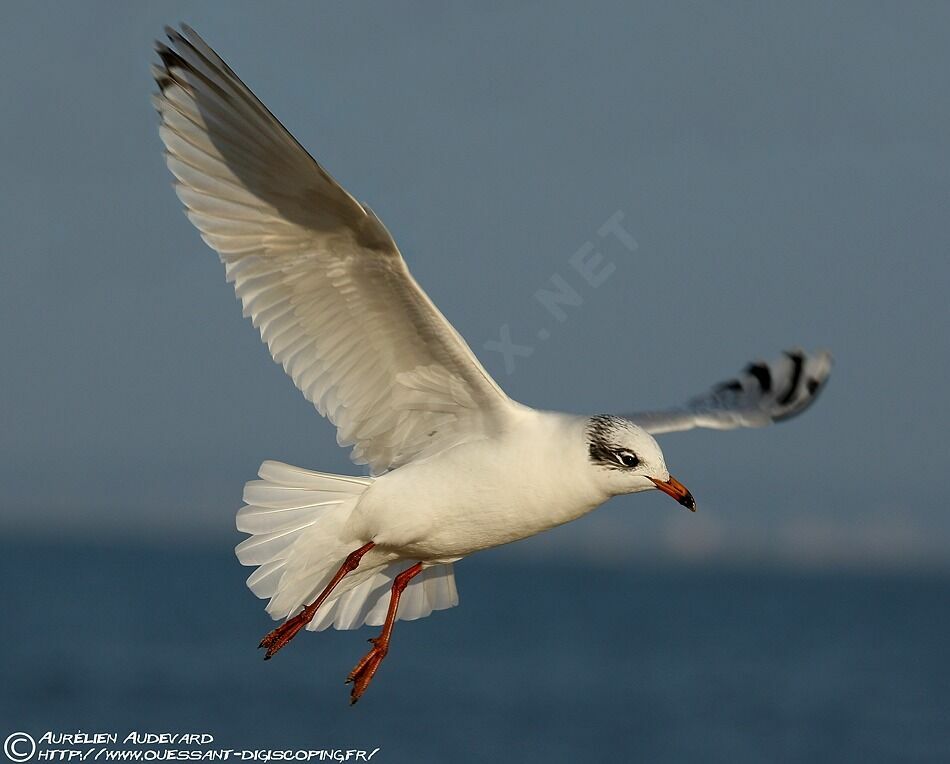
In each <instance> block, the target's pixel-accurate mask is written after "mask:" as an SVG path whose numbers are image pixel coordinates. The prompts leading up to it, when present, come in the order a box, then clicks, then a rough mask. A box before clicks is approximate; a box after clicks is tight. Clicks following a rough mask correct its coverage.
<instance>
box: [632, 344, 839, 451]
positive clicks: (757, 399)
mask: <svg viewBox="0 0 950 764" xmlns="http://www.w3.org/2000/svg"><path fill="white" fill-rule="evenodd" d="M830 373H831V354H830V353H828V352H825V351H820V352H817V353H814V354H812V355H807V354H806V353H805V352H804V351H802V350H789V351H786V352H785V354H784V355H783V356H782V358H779V359H778V360H776V361H773V362H772V363H770V364H767V363H763V362H761V361H759V362H756V363H751V364H749V365H748V366H747V367H746V368H745V371H744V372H743V373H742V374H741V375H740V376H738V377H736V378H735V379H731V380H729V381H728V382H722V383H721V384H718V385H716V386H715V387H714V388H713V389H712V390H710V391H709V392H707V393H704V394H703V395H700V396H698V397H696V398H693V399H692V400H690V401H689V402H688V403H687V404H686V405H685V406H681V407H679V408H674V409H667V410H665V411H644V412H639V413H635V414H624V416H625V417H626V418H627V419H630V420H632V421H633V422H635V423H636V424H638V425H640V426H641V427H642V428H643V429H645V430H646V431H647V432H649V433H652V434H654V435H658V434H661V433H664V432H678V431H680V430H691V429H693V428H694V427H709V428H712V429H714V430H731V429H733V428H736V427H764V426H765V425H767V424H772V423H773V422H781V421H784V420H786V419H791V418H792V417H794V416H798V415H799V414H801V413H802V412H803V411H804V410H805V409H807V408H808V407H809V406H810V405H811V404H812V403H814V402H815V399H816V398H817V397H818V393H820V392H821V391H822V389H824V386H825V383H826V382H827V381H828V375H829V374H830Z"/></svg>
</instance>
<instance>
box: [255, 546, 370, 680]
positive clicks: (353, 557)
mask: <svg viewBox="0 0 950 764" xmlns="http://www.w3.org/2000/svg"><path fill="white" fill-rule="evenodd" d="M374 546H376V545H375V544H374V543H373V542H372V541H370V542H369V543H368V544H363V546H361V547H360V548H359V549H357V550H356V551H355V552H350V554H349V555H347V558H346V560H344V562H343V564H342V565H341V566H340V569H339V570H338V571H337V572H336V575H335V576H333V578H332V579H331V580H330V583H328V584H327V585H326V587H325V588H324V590H323V591H322V592H321V593H320V596H319V597H317V598H316V599H315V600H314V601H313V602H312V603H310V604H309V605H307V606H306V607H305V608H304V609H303V610H301V611H300V612H299V613H297V615H295V616H294V617H293V618H288V619H287V620H286V621H284V622H283V623H282V624H281V625H280V626H278V627H277V628H276V629H274V630H273V631H272V632H270V634H268V635H267V636H266V637H264V638H263V639H262V640H261V643H260V644H259V645H258V648H261V647H266V648H267V654H266V655H265V656H264V660H265V661H266V660H270V659H271V658H273V657H274V653H276V652H277V651H278V650H280V648H282V647H283V646H284V645H286V644H287V643H288V642H290V640H292V639H293V638H294V637H295V636H296V635H297V632H298V631H300V630H301V629H302V628H303V627H304V626H306V625H307V624H308V623H310V622H311V621H312V620H313V617H314V615H316V613H317V608H319V607H320V606H321V605H322V604H323V603H324V602H325V601H326V599H327V597H329V596H330V592H332V591H333V589H334V588H335V587H336V585H337V584H338V583H340V581H342V580H343V576H345V575H346V574H347V573H349V572H350V571H353V570H356V568H357V567H358V566H359V564H360V560H361V559H362V557H363V555H364V554H366V553H367V552H368V551H369V550H370V549H372V548H373V547H374Z"/></svg>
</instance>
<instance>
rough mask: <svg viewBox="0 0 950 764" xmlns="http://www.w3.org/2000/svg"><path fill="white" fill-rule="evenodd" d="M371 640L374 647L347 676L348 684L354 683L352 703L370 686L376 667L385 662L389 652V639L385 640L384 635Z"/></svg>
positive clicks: (351, 696)
mask: <svg viewBox="0 0 950 764" xmlns="http://www.w3.org/2000/svg"><path fill="white" fill-rule="evenodd" d="M369 641H370V642H371V643H372V644H373V649H372V650H370V651H369V652H368V653H366V655H364V656H363V659H362V660H361V661H360V662H359V663H357V664H356V667H355V668H354V669H353V670H352V671H351V672H350V675H349V676H348V677H347V678H346V683H347V684H350V683H351V682H352V683H353V689H352V690H351V691H350V705H353V704H354V703H355V702H356V701H358V700H359V699H360V696H362V694H363V693H364V692H365V691H366V688H367V687H369V683H370V682H372V681H373V677H374V676H375V675H376V669H378V668H379V664H380V663H382V662H383V658H385V657H386V653H388V652H389V640H384V639H383V638H382V637H373V638H372V639H370V640H369Z"/></svg>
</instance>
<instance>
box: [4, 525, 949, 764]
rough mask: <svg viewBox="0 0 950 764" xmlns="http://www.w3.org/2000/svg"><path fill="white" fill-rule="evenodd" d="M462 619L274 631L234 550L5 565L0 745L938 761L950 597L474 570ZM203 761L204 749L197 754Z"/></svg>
mask: <svg viewBox="0 0 950 764" xmlns="http://www.w3.org/2000/svg"><path fill="white" fill-rule="evenodd" d="M457 573H458V576H457V578H458V583H459V591H460V596H461V606H460V607H458V608H454V609H452V610H448V611H444V612H440V613H435V614H433V615H432V616H430V617H429V618H426V619H424V620H421V621H415V622H400V623H399V624H398V625H397V628H396V631H395V634H394V638H393V644H392V650H391V652H390V654H389V657H388V658H387V659H386V661H385V662H384V664H383V666H382V668H381V669H380V672H379V674H378V675H377V677H376V679H375V680H374V682H373V684H372V686H371V687H370V688H369V690H368V692H367V694H366V695H365V696H364V698H363V700H362V701H360V703H359V704H357V705H356V706H353V707H350V706H349V705H348V687H346V686H344V684H343V680H344V679H345V677H346V675H347V673H348V671H349V670H350V668H351V667H352V665H353V664H354V663H355V662H356V661H357V660H358V659H359V657H360V656H361V655H362V654H363V653H364V652H365V650H366V649H367V647H368V646H367V644H366V642H365V639H366V638H367V637H369V636H371V635H373V634H375V632H376V630H375V629H368V628H364V629H362V630H360V631H358V632H323V633H320V634H312V633H309V632H307V633H302V634H301V635H299V636H298V637H297V639H295V640H294V642H293V643H292V644H291V645H290V646H288V647H287V648H286V649H285V650H284V651H282V652H281V653H280V654H279V655H278V656H276V657H275V658H274V660H272V661H268V662H266V663H265V662H264V661H262V660H261V654H260V653H259V652H258V651H257V649H256V648H257V643H258V641H259V639H260V637H261V636H262V635H263V634H264V633H265V632H267V631H268V630H269V629H270V628H271V627H272V624H271V622H270V620H269V619H268V618H267V617H266V615H265V614H264V612H263V608H262V603H261V602H260V601H258V600H256V599H254V598H253V596H252V595H251V594H250V593H249V592H248V591H247V590H246V589H245V587H244V585H243V578H244V577H245V576H246V574H247V570H246V569H243V568H240V567H239V566H238V564H237V562H236V561H235V559H234V557H233V556H232V555H231V553H230V550H229V549H227V548H200V547H195V546H190V547H183V548H176V547H175V545H174V544H173V543H168V544H166V545H158V544H156V545H155V546H153V547H148V546H143V547H142V548H131V547H129V546H127V545H118V544H116V545H114V546H110V545H105V544H103V545H58V544H48V543H39V542H13V541H6V542H3V544H2V545H0V579H2V581H3V583H4V596H3V604H4V607H3V655H2V658H0V688H2V689H0V692H2V695H0V738H5V737H6V736H7V735H8V734H10V733H12V732H15V731H22V732H26V733H28V734H30V735H32V736H34V737H35V738H39V737H40V736H42V735H43V734H44V733H45V732H47V731H52V732H54V733H59V732H77V731H82V732H84V733H88V734H96V733H116V734H117V735H118V737H119V738H120V739H121V738H122V737H124V736H125V735H126V734H127V733H128V732H130V731H139V732H156V733H162V732H168V733H181V732H195V733H206V734H210V735H213V737H214V744H213V746H212V747H215V748H226V749H249V750H250V749H253V750H297V749H299V750H333V749H362V750H367V751H372V750H374V749H377V748H378V749H379V750H378V752H377V753H376V754H375V756H374V758H373V761H374V762H486V761H488V762H496V761H498V762H504V761H542V762H589V761H598V762H600V761H604V762H608V761H611V762H612V761H616V762H724V763H725V762H728V763H729V764H737V763H741V762H770V763H772V762H812V763H813V762H835V763H836V764H840V763H841V762H864V763H867V762H948V761H950V579H948V578H947V577H945V576H941V575H936V574H927V575H925V574H908V573H889V574H871V573H844V572H809V573H802V572H788V571H781V570H768V569H763V568H761V567H753V566H750V567H741V566H739V567H723V566H721V565H716V566H709V567H703V566H686V567H677V566H664V565H646V564H630V565H627V566H624V567H609V568H608V567H602V566H597V565H595V564H584V563H579V562H572V563H570V564H566V563H564V564H558V563H555V562H550V563H543V562H538V561H532V562H531V563H530V564H528V563H524V564H519V563H516V562H513V561H511V557H510V556H509V557H503V556H498V555H495V556H491V555H486V556H485V559H483V560H480V559H479V558H478V556H476V557H474V558H472V559H470V560H466V561H463V562H462V563H461V564H459V566H458V568H457ZM199 747H200V746H199Z"/></svg>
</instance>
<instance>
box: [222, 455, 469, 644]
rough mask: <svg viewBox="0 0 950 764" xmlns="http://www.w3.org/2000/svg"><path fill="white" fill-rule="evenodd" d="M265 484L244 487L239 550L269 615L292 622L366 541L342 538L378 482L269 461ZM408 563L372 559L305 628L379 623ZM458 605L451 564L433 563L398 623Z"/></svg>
mask: <svg viewBox="0 0 950 764" xmlns="http://www.w3.org/2000/svg"><path fill="white" fill-rule="evenodd" d="M258 475H259V477H260V478H261V479H260V480H252V481H251V482H249V483H247V485H245V487H244V501H245V502H246V504H247V506H245V507H242V508H241V509H240V510H239V511H238V514H237V529H238V530H239V531H242V532H244V533H249V534H251V536H250V538H248V539H245V540H244V541H242V542H241V543H240V544H238V546H237V548H236V549H235V552H236V554H237V557H238V560H239V561H240V562H241V564H242V565H256V566H259V567H258V568H257V570H255V571H254V572H253V573H252V574H251V575H250V577H249V578H248V579H247V585H248V587H249V588H250V590H251V591H252V592H254V594H256V595H257V596H258V597H260V598H261V599H268V598H269V599H270V602H269V603H268V604H267V612H268V613H269V614H270V615H271V617H272V618H274V619H275V620H277V619H281V618H287V617H289V616H291V615H293V614H294V613H295V612H296V611H297V610H299V609H300V608H301V607H303V606H304V605H306V604H307V603H309V602H311V601H312V600H314V599H316V596H317V594H319V593H320V591H322V590H323V588H324V587H325V586H326V585H327V583H328V582H329V580H330V579H331V578H332V577H333V574H334V573H336V571H337V570H338V569H339V567H340V565H341V564H342V563H343V560H344V559H345V558H346V556H347V555H348V554H349V553H350V552H352V551H354V549H356V548H357V547H358V546H360V545H361V543H365V541H367V540H368V539H364V540H362V541H360V540H356V541H354V540H353V539H347V538H345V537H344V536H343V532H344V529H345V527H346V521H347V520H348V519H349V516H350V513H351V512H352V511H353V509H354V508H355V507H356V505H357V504H358V503H359V500H360V497H361V496H362V494H363V491H365V490H366V489H367V488H368V487H369V486H370V485H372V482H373V478H365V477H349V476H344V475H329V474H326V473H323V472H314V471H312V470H305V469H302V468H301V467H292V466H290V465H289V464H282V463H280V462H273V461H267V462H264V463H263V464H262V465H261V468H260V471H259V472H258ZM405 567H406V562H405V561H396V562H389V561H384V562H381V563H377V564H375V565H374V564H373V561H372V557H371V555H368V556H367V557H365V558H364V562H363V564H362V565H361V566H360V567H359V568H357V569H356V570H354V571H353V572H351V573H349V574H348V575H347V576H346V577H345V578H344V579H343V580H342V581H341V582H340V583H339V585H338V586H337V587H336V589H334V591H333V594H332V595H331V596H330V598H329V599H328V600H327V601H326V602H325V603H324V604H323V605H322V606H321V608H320V610H319V611H318V612H317V614H316V617H315V618H314V619H313V621H311V622H310V623H309V624H308V626H307V628H308V629H310V630H318V631H320V630H323V629H325V628H327V627H328V626H331V625H332V626H333V627H335V628H337V629H355V628H357V627H359V626H361V625H363V624H364V623H365V624H368V625H371V626H374V625H378V624H381V623H382V622H383V620H384V619H385V616H386V609H387V607H388V604H389V596H388V595H389V589H390V587H391V586H392V581H393V578H395V576H396V575H397V574H398V573H399V572H401V571H402V570H403V569H404V568H405ZM457 604H458V593H457V591H456V589H455V576H454V574H453V571H452V566H451V565H433V566H431V567H428V568H426V569H425V570H423V572H422V573H420V574H419V575H418V576H416V577H415V578H414V579H413V580H412V582H411V583H410V584H409V586H408V587H407V588H406V591H405V592H404V593H403V595H402V599H401V600H400V602H399V612H398V617H399V618H400V619H401V620H413V619H415V618H422V617H424V616H427V615H429V613H431V612H432V611H433V610H442V609H444V608H449V607H453V606H454V605H457Z"/></svg>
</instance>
